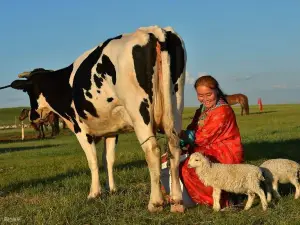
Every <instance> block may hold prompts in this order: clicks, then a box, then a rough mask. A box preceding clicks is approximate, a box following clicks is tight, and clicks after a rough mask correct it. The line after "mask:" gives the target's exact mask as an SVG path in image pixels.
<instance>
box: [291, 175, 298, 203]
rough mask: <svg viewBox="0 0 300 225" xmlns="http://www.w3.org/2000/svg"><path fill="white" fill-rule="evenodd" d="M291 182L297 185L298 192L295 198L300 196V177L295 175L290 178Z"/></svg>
mask: <svg viewBox="0 0 300 225" xmlns="http://www.w3.org/2000/svg"><path fill="white" fill-rule="evenodd" d="M290 182H291V183H292V184H293V185H294V186H295V188H296V193H295V199H298V198H299V196H300V183H299V182H298V178H297V177H294V178H292V179H290Z"/></svg>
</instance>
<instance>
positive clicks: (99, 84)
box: [94, 74, 103, 89]
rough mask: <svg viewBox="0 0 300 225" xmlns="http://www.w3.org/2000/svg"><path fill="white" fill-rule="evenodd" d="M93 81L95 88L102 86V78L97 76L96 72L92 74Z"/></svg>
mask: <svg viewBox="0 0 300 225" xmlns="http://www.w3.org/2000/svg"><path fill="white" fill-rule="evenodd" d="M94 81H95V84H96V86H97V88H99V89H100V88H101V86H102V82H103V79H102V78H101V77H98V76H97V75H96V74H94Z"/></svg>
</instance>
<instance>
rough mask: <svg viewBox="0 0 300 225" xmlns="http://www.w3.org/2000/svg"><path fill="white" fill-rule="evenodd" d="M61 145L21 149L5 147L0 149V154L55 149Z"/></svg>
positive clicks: (24, 147)
mask: <svg viewBox="0 0 300 225" xmlns="http://www.w3.org/2000/svg"><path fill="white" fill-rule="evenodd" d="M58 146H61V145H57V144H56V145H39V146H23V147H5V148H0V154H3V153H8V152H18V151H26V150H39V149H43V148H56V147H58Z"/></svg>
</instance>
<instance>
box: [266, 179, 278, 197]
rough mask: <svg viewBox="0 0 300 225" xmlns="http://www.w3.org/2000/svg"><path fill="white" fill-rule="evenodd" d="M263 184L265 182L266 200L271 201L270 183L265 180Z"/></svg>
mask: <svg viewBox="0 0 300 225" xmlns="http://www.w3.org/2000/svg"><path fill="white" fill-rule="evenodd" d="M265 184H266V192H267V202H271V200H272V193H273V189H272V183H271V182H266V183H265ZM273 194H274V193H273ZM274 195H276V194H274Z"/></svg>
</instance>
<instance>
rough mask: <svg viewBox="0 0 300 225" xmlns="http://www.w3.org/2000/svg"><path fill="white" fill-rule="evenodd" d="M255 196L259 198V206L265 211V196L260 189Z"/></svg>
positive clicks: (266, 204) (266, 205)
mask: <svg viewBox="0 0 300 225" xmlns="http://www.w3.org/2000/svg"><path fill="white" fill-rule="evenodd" d="M256 194H257V195H258V196H259V197H260V201H261V205H262V208H263V210H264V211H266V210H267V207H268V202H267V199H266V195H265V192H264V191H263V190H262V189H259V190H258V191H257V192H256Z"/></svg>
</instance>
